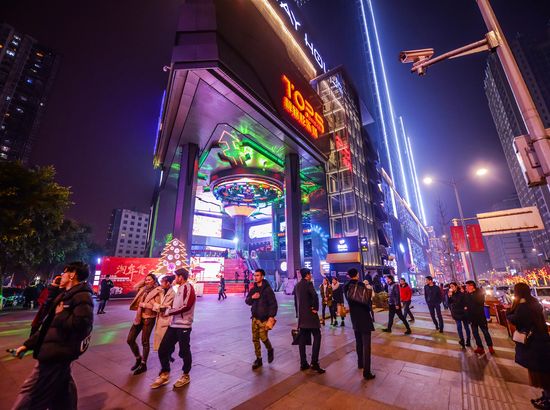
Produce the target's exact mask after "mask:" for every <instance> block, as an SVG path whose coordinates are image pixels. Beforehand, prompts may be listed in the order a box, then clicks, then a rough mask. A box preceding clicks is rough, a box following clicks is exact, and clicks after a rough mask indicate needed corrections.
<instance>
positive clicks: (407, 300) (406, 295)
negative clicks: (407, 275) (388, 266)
mask: <svg viewBox="0 0 550 410" xmlns="http://www.w3.org/2000/svg"><path fill="white" fill-rule="evenodd" d="M412 295H413V292H412V289H411V287H410V286H409V284H408V283H407V282H406V281H405V279H403V278H401V279H399V297H400V298H401V304H402V305H403V316H405V318H406V317H407V316H410V317H411V320H410V322H414V316H413V314H412V312H411V303H412Z"/></svg>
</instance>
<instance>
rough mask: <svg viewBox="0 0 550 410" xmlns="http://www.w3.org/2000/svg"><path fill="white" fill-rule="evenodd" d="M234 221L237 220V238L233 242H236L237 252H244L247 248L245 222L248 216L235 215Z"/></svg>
mask: <svg viewBox="0 0 550 410" xmlns="http://www.w3.org/2000/svg"><path fill="white" fill-rule="evenodd" d="M233 219H234V220H235V238H233V241H234V242H235V250H237V251H242V250H243V249H244V248H245V247H244V245H245V243H244V242H245V237H244V221H245V219H246V216H243V215H235V216H234V217H233Z"/></svg>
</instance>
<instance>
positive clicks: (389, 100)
mask: <svg viewBox="0 0 550 410" xmlns="http://www.w3.org/2000/svg"><path fill="white" fill-rule="evenodd" d="M367 1H368V3H369V9H370V14H371V19H372V25H373V28H374V38H375V39H376V46H377V49H378V58H379V59H380V66H381V67H382V70H381V71H382V79H383V80H384V91H385V92H386V98H387V100H388V107H389V109H390V120H391V125H392V129H393V135H394V139H395V145H396V147H397V156H398V158H399V167H400V168H401V178H402V180H403V188H404V189H405V198H407V201H409V203H410V200H409V189H408V188H407V183H406V178H405V169H404V168H403V160H402V158H401V148H400V147H399V139H398V135H397V127H396V125H395V117H394V111H393V105H392V102H391V97H390V90H389V87H388V79H387V78H386V68H385V67H384V59H383V58H382V51H381V49H380V40H379V39H378V29H377V28H376V21H375V19H374V10H373V8H372V3H371V0H367ZM365 28H366V27H365Z"/></svg>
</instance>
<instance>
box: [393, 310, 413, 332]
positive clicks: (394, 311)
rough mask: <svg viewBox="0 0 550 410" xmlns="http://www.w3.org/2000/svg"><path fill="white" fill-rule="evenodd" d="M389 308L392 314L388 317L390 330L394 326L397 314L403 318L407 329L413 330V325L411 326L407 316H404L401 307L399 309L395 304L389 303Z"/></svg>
mask: <svg viewBox="0 0 550 410" xmlns="http://www.w3.org/2000/svg"><path fill="white" fill-rule="evenodd" d="M389 310H390V314H389V317H388V329H389V330H391V328H392V326H393V319H394V317H395V315H397V317H398V318H399V319H401V321H402V322H403V324H404V325H405V327H406V328H407V330H411V327H410V326H409V322H407V318H406V317H405V316H403V313H402V312H401V309H397V307H396V306H395V305H389Z"/></svg>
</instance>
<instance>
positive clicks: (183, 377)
mask: <svg viewBox="0 0 550 410" xmlns="http://www.w3.org/2000/svg"><path fill="white" fill-rule="evenodd" d="M190 381H191V377H189V375H188V374H185V373H183V374H182V375H181V377H180V378H179V379H178V380H176V382H175V383H174V389H177V388H179V387H183V386H185V385H186V384H189V382H190Z"/></svg>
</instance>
